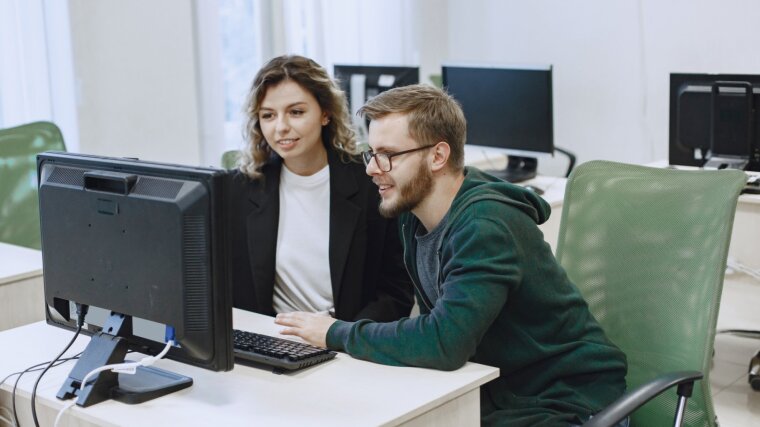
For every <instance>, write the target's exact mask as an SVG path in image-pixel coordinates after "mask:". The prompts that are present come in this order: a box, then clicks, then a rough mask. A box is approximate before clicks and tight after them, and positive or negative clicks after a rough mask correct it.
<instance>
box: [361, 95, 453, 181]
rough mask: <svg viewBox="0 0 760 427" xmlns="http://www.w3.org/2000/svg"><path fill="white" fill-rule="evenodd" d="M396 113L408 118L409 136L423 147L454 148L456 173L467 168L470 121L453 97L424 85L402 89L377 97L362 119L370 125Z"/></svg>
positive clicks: (369, 103) (366, 107)
mask: <svg viewBox="0 0 760 427" xmlns="http://www.w3.org/2000/svg"><path fill="white" fill-rule="evenodd" d="M393 113H400V114H404V115H406V116H407V120H408V123H409V136H411V137H412V138H413V139H414V140H415V141H417V144H419V145H420V146H422V145H427V144H434V143H437V142H440V141H446V142H447V143H448V144H449V146H450V147H451V154H450V155H449V165H450V166H451V168H453V169H454V170H462V169H463V168H464V143H465V139H466V138H467V121H466V120H465V118H464V113H463V112H462V107H461V106H460V105H459V102H457V101H456V100H455V99H454V98H453V97H452V96H451V95H449V94H448V93H446V92H445V91H443V90H441V89H438V88H436V87H433V86H429V85H424V84H417V85H410V86H402V87H397V88H394V89H391V90H388V91H385V92H383V93H381V94H379V95H377V96H375V97H374V98H372V99H370V100H369V101H367V103H366V104H364V106H363V107H362V108H360V109H359V115H360V116H362V117H366V118H368V119H369V120H370V121H371V120H375V119H380V118H382V117H384V116H387V115H388V114H393Z"/></svg>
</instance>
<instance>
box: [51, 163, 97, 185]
mask: <svg viewBox="0 0 760 427" xmlns="http://www.w3.org/2000/svg"><path fill="white" fill-rule="evenodd" d="M86 171H87V170H86V169H78V168H65V167H62V166H56V167H55V168H53V172H52V173H51V174H50V177H48V179H47V182H50V183H54V184H65V185H74V186H77V187H84V173H85V172H86Z"/></svg>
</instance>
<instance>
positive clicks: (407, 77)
mask: <svg viewBox="0 0 760 427" xmlns="http://www.w3.org/2000/svg"><path fill="white" fill-rule="evenodd" d="M333 75H334V77H335V79H336V80H337V81H338V84H339V85H340V88H341V89H342V90H343V91H344V92H345V93H346V97H347V98H348V104H349V110H350V113H351V117H352V119H353V121H354V127H355V128H356V131H357V134H358V135H357V136H358V139H359V140H360V141H361V142H364V141H366V135H367V123H366V122H365V121H363V120H361V119H360V118H359V117H358V116H357V114H356V113H357V112H358V111H359V108H361V107H362V106H363V105H364V103H365V102H367V100H368V99H370V98H372V97H373V96H376V95H377V94H379V93H381V92H385V91H386V90H388V89H393V88H394V87H401V86H408V85H413V84H417V83H419V82H420V69H419V67H403V66H389V65H388V66H386V65H335V66H334V67H333Z"/></svg>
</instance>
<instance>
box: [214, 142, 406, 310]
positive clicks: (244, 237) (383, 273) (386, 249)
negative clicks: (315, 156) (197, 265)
mask: <svg viewBox="0 0 760 427" xmlns="http://www.w3.org/2000/svg"><path fill="white" fill-rule="evenodd" d="M327 161H328V164H329V167H330V246H329V253H330V256H329V258H330V259H329V262H330V276H331V278H332V288H333V299H334V302H335V317H336V318H338V319H341V320H349V321H352V320H358V319H372V320H375V321H392V320H397V319H399V318H401V317H405V316H408V315H409V312H410V311H411V308H412V303H413V299H412V298H413V297H412V285H411V281H410V279H409V275H408V273H407V272H406V268H405V267H404V264H403V256H402V255H403V254H402V248H401V242H400V240H399V234H398V229H397V223H396V220H395V219H393V220H389V219H385V218H383V217H382V216H380V214H379V213H378V210H377V207H378V204H379V202H380V195H379V194H378V191H377V187H376V186H375V184H373V183H372V180H371V178H370V177H369V176H367V174H366V173H365V168H364V166H363V165H362V164H361V163H356V162H351V163H345V162H344V161H342V160H341V159H340V157H339V156H338V154H337V153H336V152H335V151H334V150H332V149H330V148H328V150H327ZM281 169H282V159H281V158H279V157H278V156H274V157H273V159H272V160H271V161H270V162H268V163H267V164H266V165H264V167H263V168H262V173H263V175H264V176H263V181H262V179H258V180H255V181H253V180H251V179H250V178H248V177H247V176H245V175H244V174H242V173H241V172H240V171H232V172H231V173H232V174H233V176H232V177H231V179H230V180H229V182H230V186H231V191H230V196H231V197H230V200H231V203H232V206H231V209H230V210H229V213H230V217H231V224H230V226H231V233H232V235H231V242H232V247H231V249H232V251H231V252H232V280H233V283H234V285H233V302H234V305H235V307H238V308H242V309H245V310H250V311H255V312H257V313H262V314H267V315H274V314H275V312H274V309H273V308H272V295H273V292H274V281H275V280H274V278H275V252H276V246H277V229H278V222H279V211H280V200H279V199H280V193H279V186H280V170H281Z"/></svg>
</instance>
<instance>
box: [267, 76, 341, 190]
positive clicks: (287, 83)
mask: <svg viewBox="0 0 760 427" xmlns="http://www.w3.org/2000/svg"><path fill="white" fill-rule="evenodd" d="M328 122H329V117H328V116H327V113H325V112H323V111H322V108H321V107H320V106H319V103H318V102H317V99H316V98H315V97H314V95H312V94H311V92H309V91H307V90H305V89H304V88H302V87H301V86H300V85H299V84H298V83H296V82H294V81H293V80H283V81H282V82H280V83H279V84H277V85H276V86H272V87H270V88H269V89H267V91H266V95H265V96H264V99H263V100H262V102H261V108H260V110H259V126H260V127H261V133H262V134H263V135H264V139H266V141H267V144H269V146H270V147H271V148H272V150H274V151H275V152H276V153H277V154H279V155H280V157H282V158H283V160H284V162H285V166H287V168H288V169H290V170H291V171H292V172H294V173H296V174H299V175H312V174H314V173H316V172H318V171H319V170H321V169H322V168H323V167H324V166H325V165H327V152H326V151H325V148H324V145H323V144H322V127H323V126H325V125H326V124H327V123H328Z"/></svg>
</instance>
